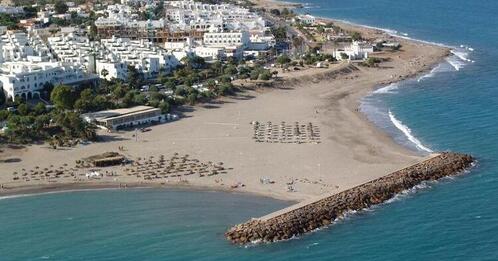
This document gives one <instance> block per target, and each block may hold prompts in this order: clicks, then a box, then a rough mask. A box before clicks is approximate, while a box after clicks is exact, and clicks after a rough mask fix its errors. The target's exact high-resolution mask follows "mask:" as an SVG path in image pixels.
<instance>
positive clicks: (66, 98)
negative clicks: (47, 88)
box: [50, 85, 75, 110]
mask: <svg viewBox="0 0 498 261" xmlns="http://www.w3.org/2000/svg"><path fill="white" fill-rule="evenodd" d="M50 100H51V101H52V103H53V104H54V105H55V107H57V108H59V109H66V110H69V109H72V108H73V106H74V100H75V99H74V93H73V90H72V89H71V87H69V86H67V85H58V86H56V87H54V89H53V90H52V93H51V94H50Z"/></svg>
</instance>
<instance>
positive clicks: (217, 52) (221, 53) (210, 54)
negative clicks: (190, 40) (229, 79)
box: [194, 46, 226, 61]
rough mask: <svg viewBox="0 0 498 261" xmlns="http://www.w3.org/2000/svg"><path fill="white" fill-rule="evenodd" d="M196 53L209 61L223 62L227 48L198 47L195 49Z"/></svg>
mask: <svg viewBox="0 0 498 261" xmlns="http://www.w3.org/2000/svg"><path fill="white" fill-rule="evenodd" d="M194 53H195V55H197V56H199V57H202V58H204V59H205V60H207V61H211V60H222V59H223V58H225V57H226V53H225V48H223V47H204V46H198V47H195V48H194Z"/></svg>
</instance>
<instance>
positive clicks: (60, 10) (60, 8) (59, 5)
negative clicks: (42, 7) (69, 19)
mask: <svg viewBox="0 0 498 261" xmlns="http://www.w3.org/2000/svg"><path fill="white" fill-rule="evenodd" d="M54 9H55V12H56V13H57V14H65V13H66V12H67V10H68V9H69V8H68V6H67V4H66V3H65V2H64V1H57V2H56V3H55V6H54Z"/></svg>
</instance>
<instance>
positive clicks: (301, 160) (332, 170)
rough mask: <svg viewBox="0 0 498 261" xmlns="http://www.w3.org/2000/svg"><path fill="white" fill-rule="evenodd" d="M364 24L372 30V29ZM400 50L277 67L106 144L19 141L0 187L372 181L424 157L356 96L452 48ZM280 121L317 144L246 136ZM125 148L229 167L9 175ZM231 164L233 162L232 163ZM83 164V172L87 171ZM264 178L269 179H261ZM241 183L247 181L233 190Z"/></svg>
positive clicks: (280, 192) (312, 191)
mask: <svg viewBox="0 0 498 261" xmlns="http://www.w3.org/2000/svg"><path fill="white" fill-rule="evenodd" d="M361 30H367V31H368V32H369V33H372V34H374V33H378V32H375V31H371V30H369V29H361ZM400 41H401V42H402V44H403V48H402V51H400V52H396V53H385V54H379V55H377V56H385V57H389V58H390V59H391V60H390V61H389V62H385V63H382V66H381V68H365V67H359V66H357V68H358V70H355V71H352V72H348V73H343V74H339V75H336V74H334V73H333V71H334V70H338V68H343V67H345V66H348V65H347V64H342V65H335V66H333V67H332V68H330V69H309V70H306V71H300V72H299V74H298V75H297V76H294V75H293V74H294V73H292V72H290V73H286V74H283V75H282V74H281V76H283V77H284V79H285V80H284V82H283V83H282V84H280V88H274V89H264V90H247V91H244V92H243V93H241V94H240V95H238V96H235V97H232V98H223V99H221V100H218V101H216V102H213V103H211V104H205V105H201V106H197V107H195V108H186V109H185V110H184V112H183V114H184V115H183V116H184V118H182V119H181V120H179V121H176V122H172V123H167V124H162V125H157V126H154V127H152V131H150V132H146V133H140V134H139V137H138V141H136V140H135V138H133V137H132V135H133V134H134V132H120V133H114V134H105V135H106V140H107V141H106V142H100V143H93V144H89V145H79V146H77V147H75V148H70V149H59V150H53V149H49V148H48V147H47V146H46V145H32V146H29V147H27V148H24V149H18V150H12V149H5V148H4V149H3V152H0V158H4V159H5V158H6V157H17V158H19V159H21V161H19V162H12V163H0V183H1V184H3V185H4V189H3V190H0V194H2V193H3V194H7V193H22V192H23V189H24V190H29V191H33V190H34V189H40V188H41V189H42V190H44V189H46V188H54V189H55V188H57V189H61V188H63V187H65V186H66V185H68V184H73V185H68V186H69V187H68V188H71V187H74V186H76V187H78V188H80V187H82V186H83V187H84V186H96V185H97V186H99V184H100V185H101V186H118V184H120V183H122V184H125V183H127V184H130V185H133V186H141V185H155V186H168V185H174V184H181V185H182V186H187V187H208V188H212V189H219V190H235V191H242V192H249V193H257V194H262V195H266V196H270V197H274V198H279V199H286V200H296V201H302V200H306V199H310V198H313V197H315V196H317V195H320V194H322V193H333V192H334V191H342V190H344V189H347V188H350V187H353V186H356V185H359V184H362V183H364V182H366V181H369V180H371V179H375V178H378V177H380V176H383V175H386V174H389V173H391V172H393V171H395V170H398V169H401V168H403V167H406V166H408V165H411V164H414V163H416V162H418V161H419V160H421V155H417V154H415V153H414V152H411V151H408V150H407V149H405V148H403V147H401V146H399V145H398V144H395V143H394V142H393V140H391V139H390V138H389V137H388V136H387V135H386V134H385V133H383V132H381V131H379V130H378V129H376V128H375V127H374V126H373V125H372V124H371V123H370V122H368V121H367V120H366V119H365V117H364V115H362V114H361V113H359V112H358V111H357V108H358V105H359V100H360V99H361V97H363V96H365V95H367V94H368V93H369V92H371V91H372V89H373V88H374V87H375V86H378V85H379V84H381V83H382V84H386V83H389V82H394V81H398V80H401V79H404V78H406V77H410V76H414V75H415V74H417V73H420V72H423V71H426V70H429V69H430V68H431V67H432V66H434V65H435V64H437V63H439V62H440V61H441V60H442V59H443V58H444V57H445V56H446V55H447V54H448V50H446V49H444V48H440V47H436V46H430V45H426V44H422V43H415V42H408V41H405V40H400ZM253 121H259V122H261V123H266V122H267V121H272V122H273V123H274V124H279V123H280V122H282V121H285V122H287V123H294V122H300V123H303V124H304V123H308V122H311V123H313V125H316V126H318V127H319V129H320V132H321V143H319V144H311V143H306V144H304V143H303V144H282V143H257V142H255V141H254V140H253V139H252V136H253V126H252V125H251V122H253ZM119 146H124V148H125V150H126V151H125V152H124V154H126V156H128V157H129V158H130V159H136V158H137V157H142V158H143V157H150V156H155V157H158V156H159V155H165V156H166V157H169V156H172V155H173V154H174V153H179V154H180V155H183V154H188V155H190V157H192V158H196V159H199V160H201V161H204V162H208V161H212V162H223V163H224V166H226V167H227V168H229V170H228V171H227V173H226V174H220V175H215V176H205V177H199V176H198V175H192V176H188V177H175V178H169V179H167V180H164V179H162V180H157V181H145V180H143V178H137V177H135V176H133V177H132V176H126V175H123V167H115V168H107V169H102V170H101V172H105V171H116V172H117V173H118V176H113V177H104V178H102V179H100V180H90V181H89V180H86V179H85V178H81V179H75V178H72V177H67V178H59V179H57V180H55V181H51V182H47V181H44V180H38V181H37V180H30V181H29V182H26V181H13V180H12V177H13V176H12V173H13V172H14V171H17V172H19V173H21V172H23V171H22V169H23V168H24V169H26V171H28V170H29V169H33V168H34V167H35V166H39V167H40V168H45V167H49V166H50V165H53V168H58V167H59V166H62V165H63V164H68V166H74V165H75V160H78V159H81V158H82V157H86V156H90V155H94V154H98V153H102V152H106V151H118V147H119ZM231 168H233V169H231ZM83 172H85V171H83ZM262 177H267V178H269V179H270V180H273V181H275V183H274V184H261V183H260V178H262ZM289 182H293V183H294V185H293V187H294V188H295V190H296V191H295V192H288V187H287V185H286V183H289ZM74 183H78V185H74ZM237 183H241V184H244V185H245V186H244V187H240V188H236V189H232V188H231V186H232V185H234V184H237Z"/></svg>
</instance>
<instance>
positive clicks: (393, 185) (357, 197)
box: [225, 152, 474, 244]
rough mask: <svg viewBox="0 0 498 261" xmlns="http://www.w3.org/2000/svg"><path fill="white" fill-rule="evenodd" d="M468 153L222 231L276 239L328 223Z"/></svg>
mask: <svg viewBox="0 0 498 261" xmlns="http://www.w3.org/2000/svg"><path fill="white" fill-rule="evenodd" d="M473 161H474V159H473V158H472V157H471V156H470V155H465V154H459V153H451V152H444V153H440V154H438V155H437V156H434V157H432V158H430V159H428V160H425V161H423V162H420V163H418V164H415V165H413V166H410V167H407V168H405V169H402V170H399V171H396V172H394V173H391V174H389V175H387V176H384V177H381V178H378V179H375V180H373V181H370V182H367V183H365V184H362V185H359V186H356V187H354V188H351V189H348V190H345V191H342V192H340V193H337V194H333V195H329V196H325V197H323V198H321V199H318V200H316V201H313V202H310V203H309V204H305V205H297V206H296V207H295V208H293V207H290V208H289V209H288V211H286V212H284V213H280V212H277V214H275V215H274V216H272V215H270V216H267V218H260V219H252V220H249V221H248V222H246V223H243V224H240V225H237V226H235V227H232V228H231V229H230V230H229V231H227V232H226V233H225V236H226V238H227V239H228V240H229V241H231V242H232V243H235V244H247V243H250V242H258V241H259V242H275V241H280V240H286V239H290V238H292V237H293V236H296V235H299V234H303V233H306V232H310V231H313V230H315V229H317V228H320V227H323V226H327V225H329V224H331V223H332V222H333V221H334V220H335V219H337V218H339V217H341V216H343V215H344V214H345V213H347V212H348V211H353V210H361V209H364V208H368V207H370V206H372V205H375V204H380V203H382V202H385V201H386V200H389V199H391V198H392V197H394V196H395V195H396V194H397V193H400V192H402V191H404V190H407V189H410V188H413V187H414V186H416V185H418V184H420V183H421V182H423V181H431V180H438V179H440V178H443V177H447V176H452V175H456V174H458V173H460V172H461V171H463V170H465V169H466V168H469V167H470V166H471V164H472V162H473Z"/></svg>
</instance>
